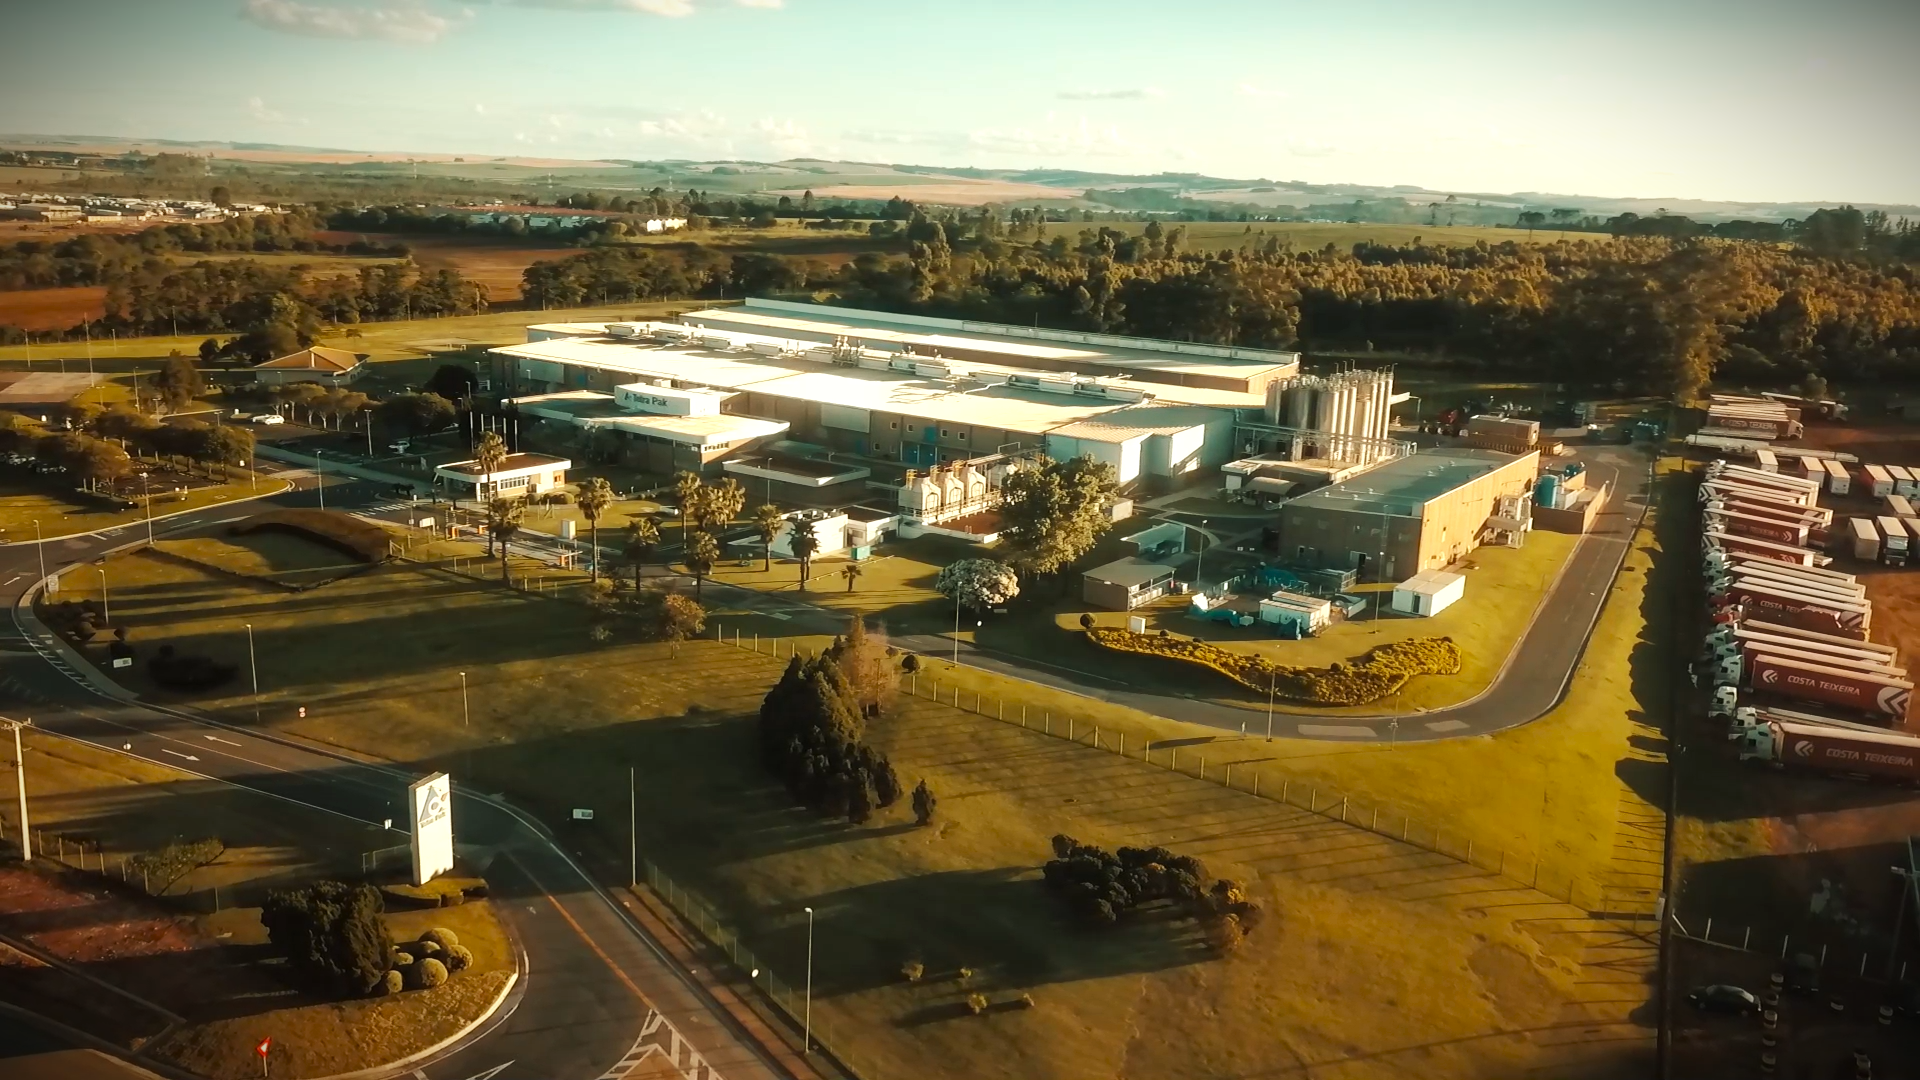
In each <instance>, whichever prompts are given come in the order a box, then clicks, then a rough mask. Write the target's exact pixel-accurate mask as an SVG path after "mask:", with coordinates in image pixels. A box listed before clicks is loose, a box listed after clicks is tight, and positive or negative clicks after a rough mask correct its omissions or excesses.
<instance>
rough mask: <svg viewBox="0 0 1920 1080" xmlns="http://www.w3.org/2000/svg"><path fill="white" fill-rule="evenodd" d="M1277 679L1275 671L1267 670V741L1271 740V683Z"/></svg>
mask: <svg viewBox="0 0 1920 1080" xmlns="http://www.w3.org/2000/svg"><path fill="white" fill-rule="evenodd" d="M1278 679H1279V675H1277V674H1276V673H1274V672H1272V671H1269V672H1267V741H1268V742H1272V741H1273V684H1274V683H1275V682H1276V681H1277V680H1278Z"/></svg>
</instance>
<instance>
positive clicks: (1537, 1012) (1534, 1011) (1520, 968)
mask: <svg viewBox="0 0 1920 1080" xmlns="http://www.w3.org/2000/svg"><path fill="white" fill-rule="evenodd" d="M1544 963H1545V965H1546V966H1547V967H1548V968H1551V967H1552V966H1553V962H1552V961H1551V960H1545V961H1544ZM1467 967H1468V969H1469V970H1471V971H1472V972H1473V975H1474V978H1476V979H1479V980H1480V990H1481V993H1482V994H1483V995H1484V996H1485V997H1486V999H1487V1000H1488V1001H1489V1002H1491V1003H1492V1004H1493V1007H1494V1008H1495V1009H1498V1010H1499V1011H1500V1015H1502V1016H1504V1017H1506V1018H1507V1019H1508V1020H1510V1021H1512V1022H1513V1023H1514V1025H1515V1026H1517V1027H1536V1026H1538V1025H1541V1024H1545V1023H1549V1022H1551V1021H1552V1019H1553V1017H1554V1015H1555V1013H1556V1012H1557V1011H1558V1009H1557V1007H1556V1005H1555V1004H1554V999H1555V996H1556V995H1557V994H1559V993H1560V990H1559V988H1558V987H1556V986H1555V985H1554V984H1553V980H1552V979H1549V978H1548V977H1547V976H1546V974H1545V973H1544V972H1543V971H1542V970H1541V967H1540V965H1537V964H1535V963H1534V961H1532V960H1531V959H1529V958H1528V957H1527V954H1525V953H1523V952H1521V951H1520V950H1519V949H1517V948H1514V947H1513V946H1512V945H1507V944H1504V943H1498V942H1488V943H1486V944H1484V945H1481V946H1480V947H1479V948H1477V949H1475V950H1474V951H1473V955H1471V956H1469V957H1468V958H1467Z"/></svg>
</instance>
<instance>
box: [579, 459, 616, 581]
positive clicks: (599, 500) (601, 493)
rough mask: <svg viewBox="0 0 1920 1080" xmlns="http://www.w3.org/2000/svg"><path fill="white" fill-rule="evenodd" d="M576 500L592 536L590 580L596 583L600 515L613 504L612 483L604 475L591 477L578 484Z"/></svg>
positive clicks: (597, 575)
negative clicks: (578, 494) (578, 493)
mask: <svg viewBox="0 0 1920 1080" xmlns="http://www.w3.org/2000/svg"><path fill="white" fill-rule="evenodd" d="M576 501H578V502H579V504H580V516H581V517H584V518H586V519H587V529H588V530H589V531H590V532H591V533H592V536H593V539H592V541H591V543H592V545H593V556H592V558H593V571H592V580H593V583H594V584H598V583H599V581H600V515H601V514H604V513H606V512H607V507H609V506H612V505H613V485H611V484H609V483H607V478H606V477H604V476H595V477H592V478H591V479H589V480H588V481H587V482H586V483H584V484H581V485H580V496H579V498H578V500H576Z"/></svg>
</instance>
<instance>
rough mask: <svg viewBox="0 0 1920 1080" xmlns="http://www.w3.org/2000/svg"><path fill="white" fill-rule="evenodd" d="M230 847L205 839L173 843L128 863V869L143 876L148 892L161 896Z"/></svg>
mask: <svg viewBox="0 0 1920 1080" xmlns="http://www.w3.org/2000/svg"><path fill="white" fill-rule="evenodd" d="M226 850H227V845H225V844H223V843H221V842H220V839H219V838H218V837H211V836H210V837H207V838H206V839H203V840H173V841H169V842H168V844H167V846H166V847H164V848H161V849H160V850H159V851H146V852H142V853H140V854H138V855H135V856H134V857H133V858H131V859H128V860H127V869H128V870H129V871H130V872H132V873H137V874H140V875H141V877H142V880H144V881H145V882H146V886H147V889H148V890H149V891H150V892H152V893H153V894H154V895H156V896H158V895H161V894H163V893H165V892H166V891H167V890H168V889H170V888H172V887H173V883H174V882H176V881H179V880H180V879H181V878H183V877H186V876H187V875H188V874H190V873H192V872H194V871H195V870H198V869H199V868H200V867H202V866H205V865H207V864H208V863H210V862H212V861H214V860H215V859H218V858H219V857H220V856H221V855H223V854H225V853H226Z"/></svg>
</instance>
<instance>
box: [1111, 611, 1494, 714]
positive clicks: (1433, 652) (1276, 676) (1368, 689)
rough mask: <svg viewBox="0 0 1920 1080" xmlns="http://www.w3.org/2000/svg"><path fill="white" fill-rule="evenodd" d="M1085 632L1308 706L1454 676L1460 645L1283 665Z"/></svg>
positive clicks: (1406, 647)
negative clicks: (1418, 680) (1352, 659)
mask: <svg viewBox="0 0 1920 1080" xmlns="http://www.w3.org/2000/svg"><path fill="white" fill-rule="evenodd" d="M1087 636H1088V637H1089V638H1091V639H1093V641H1094V643H1095V644H1097V645H1099V646H1101V647H1102V648H1107V649H1112V650H1114V651H1115V652H1126V653H1137V654H1140V655H1142V656H1159V657H1164V658H1166V659H1169V660H1178V661H1181V662H1182V663H1188V664H1197V665H1199V666H1200V667H1204V668H1209V669H1211V670H1213V671H1217V672H1219V673H1220V674H1222V675H1225V676H1226V677H1227V678H1229V679H1232V680H1233V681H1234V682H1237V683H1239V684H1240V685H1241V686H1244V687H1246V688H1247V689H1249V690H1255V691H1258V692H1260V693H1262V694H1264V693H1266V692H1267V690H1268V688H1269V687H1271V688H1272V689H1273V693H1274V696H1275V697H1279V698H1283V699H1285V700H1287V701H1295V702H1301V703H1303V704H1308V705H1365V704H1367V703H1368V702H1370V701H1378V700H1379V699H1381V698H1383V697H1386V696H1387V695H1388V694H1391V693H1394V692H1395V691H1397V690H1399V689H1400V688H1401V687H1403V686H1405V685H1406V684H1407V680H1408V679H1411V678H1413V677H1414V676H1415V675H1454V674H1458V673H1459V671H1460V648H1459V646H1457V645H1455V644H1454V643H1453V640H1452V639H1451V638H1443V637H1439V638H1409V639H1407V640H1406V641H1396V642H1392V643H1389V644H1386V645H1381V646H1379V647H1378V648H1376V649H1373V650H1371V651H1369V652H1368V653H1367V655H1366V657H1365V659H1363V660H1362V661H1361V662H1360V663H1357V664H1350V665H1347V664H1333V665H1332V666H1330V667H1324V668H1311V667H1288V666H1286V665H1283V664H1275V663H1271V662H1269V661H1267V660H1263V659H1261V658H1260V657H1258V656H1249V655H1247V654H1245V653H1237V652H1232V651H1230V650H1227V649H1222V648H1220V647H1219V646H1217V645H1211V644H1208V643H1207V642H1204V641H1195V640H1192V639H1190V638H1178V637H1173V636H1171V635H1169V636H1166V637H1161V636H1159V635H1156V634H1137V633H1134V632H1133V631H1131V630H1114V629H1109V628H1105V627H1096V628H1094V629H1092V630H1089V631H1087Z"/></svg>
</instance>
